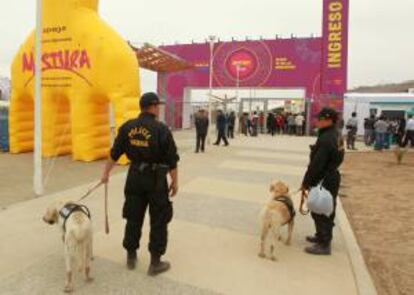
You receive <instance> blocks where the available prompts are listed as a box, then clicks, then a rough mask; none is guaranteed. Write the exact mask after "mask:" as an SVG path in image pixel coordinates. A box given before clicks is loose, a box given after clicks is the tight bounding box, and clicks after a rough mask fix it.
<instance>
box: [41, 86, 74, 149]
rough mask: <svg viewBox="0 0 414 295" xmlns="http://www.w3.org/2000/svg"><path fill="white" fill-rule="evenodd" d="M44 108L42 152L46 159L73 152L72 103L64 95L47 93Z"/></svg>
mask: <svg viewBox="0 0 414 295" xmlns="http://www.w3.org/2000/svg"><path fill="white" fill-rule="evenodd" d="M42 101H43V106H42V114H43V116H42V129H43V132H42V136H43V139H42V142H43V144H42V151H43V156H44V157H55V156H60V155H67V154H70V153H71V152H72V140H71V123H70V103H69V99H68V98H67V97H66V96H64V95H59V94H52V93H46V94H44V97H43V100H42Z"/></svg>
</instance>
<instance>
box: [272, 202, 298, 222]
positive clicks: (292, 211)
mask: <svg viewBox="0 0 414 295" xmlns="http://www.w3.org/2000/svg"><path fill="white" fill-rule="evenodd" d="M273 200H274V201H277V202H282V203H283V204H285V205H286V207H287V208H288V210H289V214H290V219H289V221H288V223H289V222H291V221H292V220H293V218H295V215H296V212H295V207H294V206H293V202H292V200H291V199H290V198H289V197H286V196H281V197H276V198H274V199H273Z"/></svg>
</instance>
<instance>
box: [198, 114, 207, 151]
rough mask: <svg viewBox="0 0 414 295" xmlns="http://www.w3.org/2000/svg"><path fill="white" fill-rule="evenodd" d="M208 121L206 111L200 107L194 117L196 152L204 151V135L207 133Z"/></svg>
mask: <svg viewBox="0 0 414 295" xmlns="http://www.w3.org/2000/svg"><path fill="white" fill-rule="evenodd" d="M208 125H209V121H208V118H207V114H206V111H205V110H203V109H201V110H199V111H198V114H197V115H196V117H195V127H196V150H195V152H196V153H198V152H199V151H200V147H201V152H202V153H204V150H205V143H206V137H207V133H208Z"/></svg>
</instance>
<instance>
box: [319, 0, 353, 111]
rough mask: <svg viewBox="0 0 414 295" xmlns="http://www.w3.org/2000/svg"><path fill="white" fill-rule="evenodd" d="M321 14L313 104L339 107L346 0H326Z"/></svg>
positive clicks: (344, 62)
mask: <svg viewBox="0 0 414 295" xmlns="http://www.w3.org/2000/svg"><path fill="white" fill-rule="evenodd" d="M323 15H324V17H323V37H322V44H323V45H322V70H321V87H320V88H321V93H320V95H319V99H318V100H317V101H316V104H315V105H314V106H315V108H320V107H322V106H325V105H328V106H331V107H335V108H336V109H337V110H338V111H342V110H343V95H344V93H345V92H346V90H347V65H348V18H349V0H325V1H324V6H323Z"/></svg>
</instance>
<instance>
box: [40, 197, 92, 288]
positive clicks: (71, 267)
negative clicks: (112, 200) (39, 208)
mask: <svg viewBox="0 0 414 295" xmlns="http://www.w3.org/2000/svg"><path fill="white" fill-rule="evenodd" d="M43 221H44V222H46V223H48V224H58V225H59V227H60V228H61V230H62V239H63V243H64V253H65V263H66V284H65V288H64V291H65V292H67V293H69V292H72V291H73V275H74V272H75V268H76V266H77V267H78V268H79V271H83V272H84V274H85V279H86V281H87V282H92V280H93V279H92V277H91V276H90V271H91V268H90V265H91V260H92V234H93V233H92V222H91V216H90V212H89V209H88V208H87V207H86V206H84V205H80V204H76V203H73V202H67V203H59V204H55V205H52V206H50V207H49V208H47V210H46V213H45V215H44V216H43Z"/></svg>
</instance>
